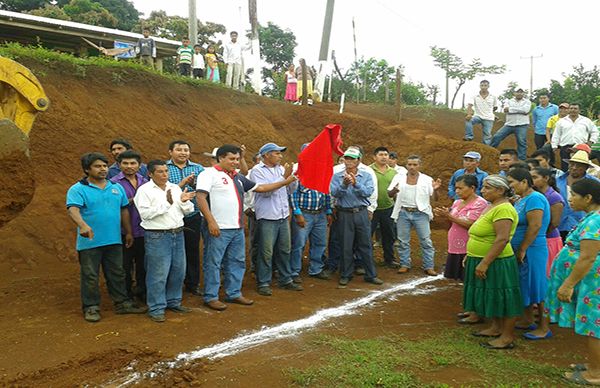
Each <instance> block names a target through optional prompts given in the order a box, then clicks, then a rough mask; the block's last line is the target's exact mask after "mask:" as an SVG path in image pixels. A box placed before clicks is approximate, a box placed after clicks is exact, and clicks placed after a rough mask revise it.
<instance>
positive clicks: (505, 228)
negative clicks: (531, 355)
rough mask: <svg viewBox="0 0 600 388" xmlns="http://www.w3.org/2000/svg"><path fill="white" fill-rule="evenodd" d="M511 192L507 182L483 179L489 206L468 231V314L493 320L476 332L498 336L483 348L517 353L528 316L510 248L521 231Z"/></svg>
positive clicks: (465, 297)
mask: <svg viewBox="0 0 600 388" xmlns="http://www.w3.org/2000/svg"><path fill="white" fill-rule="evenodd" d="M511 194H512V190H511V188H510V186H509V185H508V181H507V180H506V178H505V177H503V176H500V175H490V176H488V177H487V178H485V179H484V180H483V187H482V188H481V195H482V196H483V198H485V199H486V200H487V201H489V202H490V203H491V205H490V207H489V208H488V209H487V210H486V211H485V212H484V213H483V214H482V215H481V217H479V219H478V220H477V221H475V222H474V223H473V225H471V227H470V228H469V240H468V241H467V257H466V263H465V264H466V265H465V289H464V294H463V305H464V308H465V311H474V312H475V313H477V315H478V316H480V317H487V318H492V319H493V320H492V326H491V327H489V328H487V329H485V330H482V331H480V332H476V333H473V335H475V336H476V337H493V338H494V339H492V340H491V341H489V342H482V343H481V346H483V347H485V348H488V349H512V348H513V347H514V343H513V341H514V329H515V321H516V320H517V317H518V316H520V315H521V314H522V313H523V299H522V297H521V290H520V288H519V267H518V264H517V259H516V258H515V255H514V252H513V249H512V247H511V245H510V244H509V242H510V239H511V238H512V236H513V234H514V233H515V229H516V228H517V220H518V216H517V211H516V210H515V208H514V207H513V206H512V205H511V204H510V202H509V200H508V197H509V196H510V195H511Z"/></svg>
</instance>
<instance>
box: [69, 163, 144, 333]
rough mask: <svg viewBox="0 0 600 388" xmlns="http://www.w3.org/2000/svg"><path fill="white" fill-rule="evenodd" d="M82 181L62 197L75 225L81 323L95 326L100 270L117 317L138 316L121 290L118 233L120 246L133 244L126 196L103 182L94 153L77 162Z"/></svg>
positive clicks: (138, 311)
mask: <svg viewBox="0 0 600 388" xmlns="http://www.w3.org/2000/svg"><path fill="white" fill-rule="evenodd" d="M81 167H82V168H83V171H84V173H85V175H86V177H85V178H83V179H82V180H80V181H79V182H77V183H76V184H74V185H73V186H71V188H70V189H69V191H68V192H67V212H68V214H69V217H71V219H72V220H73V222H74V223H75V224H76V225H77V233H78V236H77V252H78V254H79V264H80V266H81V301H82V305H83V312H84V318H85V320H86V321H89V322H98V321H99V320H100V319H101V317H100V287H99V284H98V281H99V270H100V265H102V269H103V272H104V276H105V277H106V285H107V287H108V293H109V294H110V297H111V299H112V300H113V303H114V305H115V308H116V312H117V314H142V313H144V312H145V311H146V310H145V309H144V308H140V307H135V306H133V303H132V302H131V299H130V298H129V297H128V295H127V291H126V289H125V272H124V271H123V250H122V247H121V245H122V240H121V227H122V228H123V230H124V231H125V244H126V246H127V247H130V246H131V245H132V244H133V235H132V232H131V223H130V218H129V211H128V210H127V205H128V204H129V202H128V200H127V195H126V194H125V190H123V187H122V186H121V185H119V184H116V183H112V182H111V181H109V180H107V179H106V175H107V173H108V159H107V158H106V157H105V156H104V155H102V154H100V153H97V152H92V153H88V154H85V155H83V156H82V157H81Z"/></svg>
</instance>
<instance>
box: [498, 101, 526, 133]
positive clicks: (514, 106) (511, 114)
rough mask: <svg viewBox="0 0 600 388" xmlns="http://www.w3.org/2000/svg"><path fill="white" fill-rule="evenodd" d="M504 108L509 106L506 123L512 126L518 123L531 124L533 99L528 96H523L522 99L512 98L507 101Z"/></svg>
mask: <svg viewBox="0 0 600 388" xmlns="http://www.w3.org/2000/svg"><path fill="white" fill-rule="evenodd" d="M504 108H508V113H507V114H506V122H505V123H504V124H505V125H509V126H511V127H514V126H517V125H529V111H530V110H531V101H529V100H528V99H526V98H522V99H520V100H517V99H516V98H511V99H510V100H508V101H506V104H504Z"/></svg>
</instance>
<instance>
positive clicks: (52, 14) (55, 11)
mask: <svg viewBox="0 0 600 388" xmlns="http://www.w3.org/2000/svg"><path fill="white" fill-rule="evenodd" d="M28 13H29V14H30V15H35V16H43V17H46V18H52V19H59V20H71V17H70V16H69V15H67V14H66V12H65V11H64V10H63V9H62V8H60V7H59V6H58V5H53V4H46V5H45V6H44V7H42V8H37V9H34V10H32V11H29V12H28Z"/></svg>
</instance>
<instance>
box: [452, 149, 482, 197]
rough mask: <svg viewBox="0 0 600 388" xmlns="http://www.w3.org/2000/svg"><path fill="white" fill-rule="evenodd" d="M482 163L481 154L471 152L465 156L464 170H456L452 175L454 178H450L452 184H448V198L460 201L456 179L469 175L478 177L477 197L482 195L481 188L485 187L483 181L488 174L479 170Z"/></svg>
mask: <svg viewBox="0 0 600 388" xmlns="http://www.w3.org/2000/svg"><path fill="white" fill-rule="evenodd" d="M480 162H481V154H480V153H479V152H475V151H469V152H467V153H466V154H464V155H463V168H461V169H460V170H456V172H455V173H454V174H452V178H450V183H448V197H449V198H452V199H458V195H456V190H455V185H456V179H458V177H459V176H462V175H465V174H469V175H475V177H477V190H476V192H477V195H480V194H481V191H480V190H481V186H482V185H483V180H484V179H485V177H486V176H488V173H487V172H485V171H483V170H481V169H480V168H479V163H480Z"/></svg>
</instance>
